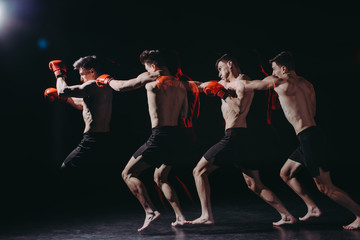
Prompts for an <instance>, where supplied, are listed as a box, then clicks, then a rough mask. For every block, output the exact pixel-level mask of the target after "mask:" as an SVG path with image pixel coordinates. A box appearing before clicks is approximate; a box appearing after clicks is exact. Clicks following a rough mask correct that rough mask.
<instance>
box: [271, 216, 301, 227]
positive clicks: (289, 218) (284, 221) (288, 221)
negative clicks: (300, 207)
mask: <svg viewBox="0 0 360 240" xmlns="http://www.w3.org/2000/svg"><path fill="white" fill-rule="evenodd" d="M294 223H296V218H294V217H293V216H292V215H287V216H283V217H282V218H281V219H280V221H277V222H273V226H277V227H278V226H282V225H285V224H288V225H290V224H294Z"/></svg>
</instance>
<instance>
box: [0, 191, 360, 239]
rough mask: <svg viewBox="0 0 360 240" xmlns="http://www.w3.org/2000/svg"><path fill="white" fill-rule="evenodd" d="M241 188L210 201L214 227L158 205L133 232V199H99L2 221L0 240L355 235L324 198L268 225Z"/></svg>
mask: <svg viewBox="0 0 360 240" xmlns="http://www.w3.org/2000/svg"><path fill="white" fill-rule="evenodd" d="M247 194H248V193H246V194H245V195H244V196H242V197H239V198H238V199H232V200H223V199H222V200H219V199H217V200H214V204H213V211H214V217H215V223H216V224H215V225H214V226H196V227H195V226H184V227H177V228H173V227H171V225H170V223H171V222H172V221H174V215H173V212H172V211H171V209H170V206H168V205H167V206H165V207H164V206H162V205H161V206H160V207H159V210H160V211H161V213H162V215H161V216H160V218H159V219H158V220H157V221H155V222H154V223H153V224H152V225H151V226H150V227H149V229H147V230H145V231H143V232H141V233H138V232H137V229H138V228H139V227H141V226H142V223H143V220H144V213H143V211H142V209H141V207H140V205H137V203H135V199H134V203H132V204H128V205H121V204H119V205H118V206H116V205H109V206H106V204H105V205H103V204H102V206H101V207H99V206H96V205H93V206H89V205H87V206H86V207H82V208H76V206H75V205H74V206H71V207H69V208H68V209H67V208H66V207H65V208H63V210H52V211H41V212H39V213H38V214H36V212H34V213H33V215H27V216H25V215H24V216H21V217H19V219H17V220H16V219H13V220H12V221H10V222H6V221H3V223H2V224H1V229H2V231H1V232H0V239H1V240H12V239H13V240H61V239H64V240H65V239H66V240H80V239H81V240H82V239H94V240H101V239H122V240H123V239H178V240H180V239H182V240H183V239H201V240H206V239H248V240H251V239H256V240H266V239H281V240H285V239H292V240H296V239H302V240H303V239H306V240H307V239H309V240H310V239H311V240H322V239H324V240H325V239H326V240H329V239H337V240H338V239H347V240H358V239H360V231H346V230H343V229H342V227H341V226H342V225H345V224H348V223H350V222H351V221H353V219H354V218H353V216H352V215H351V214H350V213H349V212H347V211H346V210H345V209H343V208H341V207H339V206H337V205H336V204H335V203H333V202H331V201H330V200H327V199H325V198H320V199H317V201H318V203H319V206H320V207H321V208H322V210H323V215H322V216H321V217H320V218H318V219H314V220H311V221H309V222H306V223H304V222H301V223H300V222H298V223H297V224H295V225H293V226H285V227H273V226H272V222H274V221H277V220H279V217H280V216H279V215H278V214H277V213H276V212H275V211H274V210H273V209H272V208H271V207H270V206H268V205H267V204H265V203H264V202H262V201H261V200H260V199H257V198H256V197H254V196H252V195H251V194H250V195H247ZM283 202H284V204H285V205H286V206H287V207H288V209H289V210H290V211H291V212H292V214H293V215H294V216H295V217H301V216H302V215H304V214H305V208H304V206H302V204H301V201H300V200H298V199H296V198H289V199H285V200H283ZM183 212H184V214H185V215H186V217H187V219H189V220H192V219H195V218H197V217H198V216H199V215H200V206H199V205H198V204H197V203H190V204H186V205H184V206H183Z"/></svg>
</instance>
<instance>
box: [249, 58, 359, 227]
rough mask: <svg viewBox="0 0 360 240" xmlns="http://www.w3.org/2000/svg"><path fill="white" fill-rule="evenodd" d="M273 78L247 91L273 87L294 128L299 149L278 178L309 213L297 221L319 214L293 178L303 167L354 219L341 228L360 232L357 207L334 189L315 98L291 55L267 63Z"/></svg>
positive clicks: (318, 186)
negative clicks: (292, 191) (316, 117)
mask: <svg viewBox="0 0 360 240" xmlns="http://www.w3.org/2000/svg"><path fill="white" fill-rule="evenodd" d="M270 63H271V65H272V69H273V74H272V76H269V77H266V78H265V79H263V80H256V81H252V82H251V83H250V84H249V85H248V86H245V88H246V87H248V88H250V89H257V90H265V89H267V88H269V87H270V88H274V90H275V91H276V92H277V94H278V95H279V100H280V104H281V107H282V109H283V110H284V114H285V117H286V118H287V120H288V121H289V122H290V124H291V125H292V126H293V127H294V130H295V133H296V135H297V138H298V139H299V142H300V146H299V147H298V148H297V149H296V150H295V151H294V152H293V153H292V154H291V155H290V157H289V159H288V160H287V161H286V162H285V164H284V166H283V167H282V169H281V171H280V176H281V178H282V179H283V180H284V181H285V182H286V183H287V184H288V185H289V186H290V187H291V188H292V189H293V190H294V191H295V192H296V193H297V194H298V195H299V196H300V197H301V198H302V199H303V201H304V202H305V204H306V206H307V208H308V212H307V214H306V215H305V216H304V217H302V218H300V220H302V221H306V220H308V219H310V218H312V217H319V216H320V215H321V214H322V213H321V211H320V209H319V208H318V206H317V205H316V204H315V203H314V201H313V200H312V199H311V198H310V196H309V195H308V193H307V192H306V191H305V189H304V188H303V186H302V185H301V184H300V182H299V181H298V180H297V178H296V172H297V171H298V170H299V169H300V168H301V167H302V166H305V167H306V168H307V170H308V171H309V173H310V174H311V176H312V177H313V179H314V181H315V183H316V186H317V188H318V189H319V191H320V192H322V193H324V194H325V195H326V196H328V197H329V198H330V199H332V200H333V201H335V202H336V203H338V204H340V205H342V206H343V207H345V208H347V209H348V210H350V211H351V212H352V213H353V214H354V215H355V217H356V219H355V220H354V221H353V222H352V223H350V224H349V225H346V226H343V228H344V229H348V230H352V229H360V206H359V205H358V204H357V203H355V202H354V201H353V200H352V199H351V198H350V197H349V196H348V195H347V194H346V193H345V192H344V191H342V190H341V189H339V188H338V187H336V186H334V184H333V183H332V181H331V178H330V171H329V167H328V163H327V161H326V159H324V158H325V136H324V133H323V132H322V130H321V129H320V128H319V127H318V126H317V125H316V122H315V120H314V117H315V113H316V98H315V91H314V87H313V85H312V84H311V83H310V82H308V81H307V80H306V79H305V78H303V77H301V76H299V75H297V74H296V72H295V63H294V59H293V56H292V54H291V53H289V52H281V53H280V54H278V55H277V56H276V57H275V58H273V59H271V60H270Z"/></svg>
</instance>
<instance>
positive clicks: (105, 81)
mask: <svg viewBox="0 0 360 240" xmlns="http://www.w3.org/2000/svg"><path fill="white" fill-rule="evenodd" d="M113 79H114V78H112V77H111V76H110V75H109V74H103V75H100V76H99V77H98V78H97V79H96V85H98V87H104V86H106V85H109V83H110V81H111V80H113Z"/></svg>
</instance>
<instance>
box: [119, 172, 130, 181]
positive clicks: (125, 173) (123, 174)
mask: <svg viewBox="0 0 360 240" xmlns="http://www.w3.org/2000/svg"><path fill="white" fill-rule="evenodd" d="M121 177H122V179H123V180H124V181H125V182H126V181H127V180H128V179H129V178H130V177H131V173H129V171H126V170H123V171H122V173H121Z"/></svg>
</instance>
